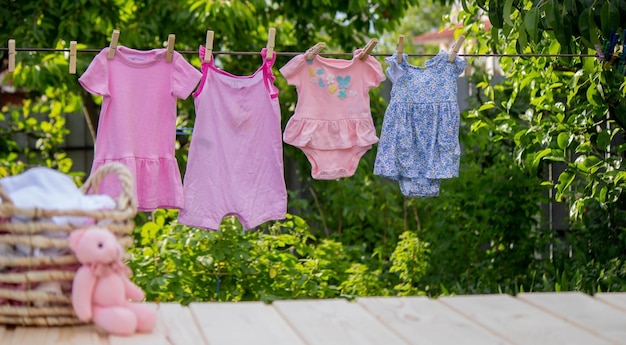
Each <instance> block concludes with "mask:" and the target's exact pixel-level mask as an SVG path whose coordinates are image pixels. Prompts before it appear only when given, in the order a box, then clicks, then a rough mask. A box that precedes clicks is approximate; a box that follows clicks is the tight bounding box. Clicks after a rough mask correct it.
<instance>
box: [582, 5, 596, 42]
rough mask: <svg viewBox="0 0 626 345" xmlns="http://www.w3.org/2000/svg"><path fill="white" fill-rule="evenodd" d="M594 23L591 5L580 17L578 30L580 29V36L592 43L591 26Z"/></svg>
mask: <svg viewBox="0 0 626 345" xmlns="http://www.w3.org/2000/svg"><path fill="white" fill-rule="evenodd" d="M592 25H594V23H593V20H592V16H591V7H589V8H586V9H584V10H583V11H582V13H581V14H580V17H578V30H580V36H581V37H582V38H583V39H585V40H587V41H588V42H589V44H590V43H591V27H592Z"/></svg>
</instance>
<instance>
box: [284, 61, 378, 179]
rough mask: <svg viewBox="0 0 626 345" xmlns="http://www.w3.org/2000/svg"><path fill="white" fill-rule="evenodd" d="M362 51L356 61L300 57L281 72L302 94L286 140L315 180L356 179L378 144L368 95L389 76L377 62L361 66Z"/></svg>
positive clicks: (287, 128)
mask: <svg viewBox="0 0 626 345" xmlns="http://www.w3.org/2000/svg"><path fill="white" fill-rule="evenodd" d="M361 51H362V50H361V49H358V50H356V51H355V52H354V56H353V58H352V60H343V59H330V58H324V57H321V56H319V55H315V56H314V57H313V59H311V60H307V59H306V57H305V54H300V55H298V56H296V57H294V58H293V59H291V60H290V61H289V62H288V63H287V64H286V65H285V66H283V67H282V68H281V69H280V72H281V73H282V75H283V76H284V77H285V78H286V79H287V81H288V83H289V84H290V85H294V86H295V87H296V89H297V92H298V102H297V104H296V109H295V113H294V115H293V116H292V117H291V118H290V119H289V122H288V123H287V126H286V127H285V132H284V134H283V139H284V141H285V142H286V143H288V144H290V145H293V146H296V147H299V148H300V149H301V150H302V151H303V152H304V154H305V155H306V156H307V158H308V160H309V162H310V163H311V167H312V170H311V176H312V177H313V178H314V179H318V180H331V179H338V178H342V177H349V176H352V175H353V174H354V172H355V171H356V168H357V166H358V164H359V160H360V159H361V157H362V156H363V155H364V154H365V152H367V150H369V149H370V148H371V147H372V144H374V143H376V142H378V137H377V136H376V129H375V128H374V122H373V121H372V114H371V111H370V99H369V94H368V91H369V89H371V88H373V87H376V86H378V85H379V84H380V83H381V82H382V81H384V80H385V75H384V73H383V70H382V67H381V65H380V63H379V62H378V61H377V60H376V59H375V58H373V57H372V56H368V57H367V58H366V59H365V60H364V61H363V60H360V59H359V58H358V55H359V54H360V53H361Z"/></svg>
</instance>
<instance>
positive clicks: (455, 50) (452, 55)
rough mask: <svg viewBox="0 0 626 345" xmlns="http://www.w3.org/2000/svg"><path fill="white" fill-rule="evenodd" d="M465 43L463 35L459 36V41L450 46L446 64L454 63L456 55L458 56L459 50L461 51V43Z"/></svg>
mask: <svg viewBox="0 0 626 345" xmlns="http://www.w3.org/2000/svg"><path fill="white" fill-rule="evenodd" d="M464 41H465V35H461V36H459V39H458V40H457V41H456V42H454V44H453V45H452V48H450V53H449V54H448V55H449V56H448V62H454V59H455V58H456V54H458V52H459V49H461V46H462V45H463V42H464Z"/></svg>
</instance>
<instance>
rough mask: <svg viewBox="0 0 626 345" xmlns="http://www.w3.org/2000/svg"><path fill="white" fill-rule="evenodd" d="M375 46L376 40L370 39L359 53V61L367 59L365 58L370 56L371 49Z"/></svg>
mask: <svg viewBox="0 0 626 345" xmlns="http://www.w3.org/2000/svg"><path fill="white" fill-rule="evenodd" d="M377 44H378V40H377V39H375V38H372V39H371V40H370V41H369V42H367V45H366V46H365V48H363V51H362V52H361V55H359V59H360V60H361V61H363V60H365V59H367V56H368V55H369V54H370V52H371V51H372V49H374V47H376V45H377Z"/></svg>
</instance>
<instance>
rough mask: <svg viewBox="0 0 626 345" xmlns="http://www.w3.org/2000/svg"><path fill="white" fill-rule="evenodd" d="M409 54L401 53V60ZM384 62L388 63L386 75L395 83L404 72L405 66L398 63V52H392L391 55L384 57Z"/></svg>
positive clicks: (405, 59)
mask: <svg viewBox="0 0 626 345" xmlns="http://www.w3.org/2000/svg"><path fill="white" fill-rule="evenodd" d="M408 58H409V56H408V55H407V54H402V61H403V62H405V61H407V59H408ZM385 62H387V63H388V64H389V67H387V71H386V72H387V77H389V80H390V81H391V82H392V83H394V84H395V83H396V82H397V81H398V79H400V77H401V76H402V75H403V74H404V73H405V71H406V70H405V68H404V67H403V66H402V65H401V64H400V63H398V53H394V54H393V55H392V56H390V57H388V58H385Z"/></svg>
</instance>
